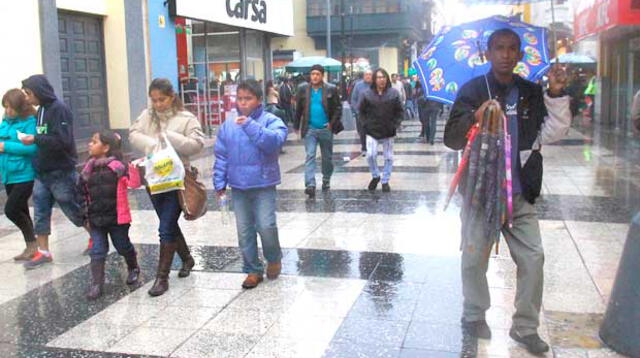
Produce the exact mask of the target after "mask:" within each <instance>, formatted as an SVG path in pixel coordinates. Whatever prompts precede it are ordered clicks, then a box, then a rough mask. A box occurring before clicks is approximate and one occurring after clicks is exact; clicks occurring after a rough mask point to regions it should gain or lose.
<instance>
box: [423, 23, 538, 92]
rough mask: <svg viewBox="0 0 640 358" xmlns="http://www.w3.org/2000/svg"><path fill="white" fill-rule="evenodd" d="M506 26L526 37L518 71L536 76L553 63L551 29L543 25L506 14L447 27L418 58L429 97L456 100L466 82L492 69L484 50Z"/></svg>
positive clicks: (524, 75) (526, 75)
mask: <svg viewBox="0 0 640 358" xmlns="http://www.w3.org/2000/svg"><path fill="white" fill-rule="evenodd" d="M504 28H509V29H511V30H513V31H515V32H516V33H517V34H518V35H520V39H521V40H522V51H523V52H524V58H523V59H522V61H521V62H519V63H518V65H517V66H516V68H515V69H514V73H516V74H518V75H520V76H522V77H524V78H526V79H533V78H535V77H536V75H537V74H538V73H539V72H541V71H544V70H546V69H547V67H549V53H548V50H547V29H545V28H543V27H536V26H532V25H530V24H527V23H524V22H522V21H520V20H518V19H516V18H508V17H504V16H492V17H489V18H486V19H482V20H478V21H473V22H469V23H466V24H462V25H458V26H453V27H445V28H443V29H442V30H441V31H440V33H439V34H438V35H436V36H435V37H434V39H433V40H432V41H431V43H430V44H429V46H427V47H426V48H425V50H424V51H423V52H422V54H421V55H420V56H419V57H418V59H417V60H416V61H415V62H414V67H415V68H417V69H418V75H419V77H420V81H421V82H422V86H423V88H424V89H425V91H424V92H425V97H426V98H428V99H432V100H435V101H438V102H442V103H445V104H453V102H454V101H455V99H456V96H457V93H458V90H459V89H460V87H462V85H464V84H465V83H466V82H468V81H469V80H471V79H472V78H474V77H477V76H480V75H484V74H486V73H487V72H488V71H489V70H490V68H491V64H490V63H488V62H487V61H486V59H485V58H484V55H483V53H484V51H486V49H487V42H488V40H489V36H491V34H492V33H493V32H494V31H496V30H498V29H504Z"/></svg>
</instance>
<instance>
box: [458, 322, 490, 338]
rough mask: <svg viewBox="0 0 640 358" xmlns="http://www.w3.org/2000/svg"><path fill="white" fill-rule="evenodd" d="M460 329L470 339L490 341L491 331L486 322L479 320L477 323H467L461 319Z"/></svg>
mask: <svg viewBox="0 0 640 358" xmlns="http://www.w3.org/2000/svg"><path fill="white" fill-rule="evenodd" d="M462 329H463V331H464V332H465V333H467V334H468V335H470V336H471V337H476V338H482V339H491V329H490V328H489V325H488V324H487V321H485V320H483V319H481V320H478V321H471V322H467V321H465V320H464V318H463V319H462Z"/></svg>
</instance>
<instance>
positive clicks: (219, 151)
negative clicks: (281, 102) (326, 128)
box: [213, 106, 288, 191]
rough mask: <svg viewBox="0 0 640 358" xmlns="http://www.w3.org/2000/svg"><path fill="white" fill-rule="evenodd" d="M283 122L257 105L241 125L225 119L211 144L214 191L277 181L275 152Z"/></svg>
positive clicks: (284, 136) (281, 140) (282, 138)
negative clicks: (214, 159)
mask: <svg viewBox="0 0 640 358" xmlns="http://www.w3.org/2000/svg"><path fill="white" fill-rule="evenodd" d="M287 132H288V130H287V126H286V125H285V124H284V122H282V120H281V119H280V118H278V117H276V116H274V115H273V114H271V113H269V112H266V111H264V110H263V107H262V106H260V107H258V108H257V109H256V110H255V111H254V112H253V113H251V115H250V116H249V118H248V119H247V121H246V122H245V123H244V124H243V125H242V126H239V125H237V124H236V123H235V122H234V121H225V122H224V123H223V124H222V126H220V131H219V132H218V137H217V140H216V145H215V156H216V161H215V164H214V166H213V184H214V186H215V188H216V191H220V190H223V189H226V188H227V186H230V187H231V188H233V189H239V190H248V189H259V188H267V187H271V186H275V185H278V184H280V165H279V163H278V156H279V155H280V149H281V148H282V146H283V145H284V143H285V141H286V140H287Z"/></svg>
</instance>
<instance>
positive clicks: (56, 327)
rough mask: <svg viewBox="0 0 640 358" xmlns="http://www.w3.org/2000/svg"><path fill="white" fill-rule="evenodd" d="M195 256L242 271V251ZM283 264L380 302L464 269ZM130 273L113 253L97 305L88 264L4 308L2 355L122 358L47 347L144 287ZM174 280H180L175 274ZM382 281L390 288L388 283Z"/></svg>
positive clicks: (386, 256)
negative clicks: (361, 288) (434, 272)
mask: <svg viewBox="0 0 640 358" xmlns="http://www.w3.org/2000/svg"><path fill="white" fill-rule="evenodd" d="M158 246H159V245H150V244H140V245H136V249H137V250H138V258H139V263H140V266H141V268H142V275H141V283H140V286H141V285H143V284H144V283H146V282H148V281H149V280H151V279H152V278H153V277H154V272H155V267H156V263H157V256H158ZM192 254H193V255H194V257H195V258H196V262H197V265H196V267H195V270H196V271H203V272H222V271H224V272H241V266H242V265H241V258H240V253H239V250H238V248H235V247H215V246H193V247H192ZM178 260H179V259H178V258H177V255H176V259H175V261H174V269H178V268H179V262H178ZM432 260H433V261H432ZM429 262H431V264H428V263H429ZM282 263H283V273H284V274H287V275H297V276H314V277H333V278H358V279H364V280H370V279H371V280H372V281H371V283H370V285H372V286H371V289H368V290H366V291H367V292H371V294H372V295H374V296H376V297H379V296H381V295H384V294H385V291H384V290H386V289H391V290H392V291H393V292H391V294H392V296H390V297H393V298H398V299H400V298H403V297H404V295H409V296H415V292H413V293H412V292H411V290H404V289H403V290H400V291H398V290H394V289H393V287H395V286H396V285H400V284H402V283H406V282H415V283H416V284H423V283H424V282H426V281H427V280H430V275H429V272H428V271H426V270H425V269H429V268H432V267H433V268H434V267H440V268H443V267H450V268H456V267H458V266H459V259H458V258H457V257H451V258H442V257H436V258H430V257H427V256H419V255H400V254H394V253H382V252H350V251H339V250H314V249H285V250H283V259H282ZM426 263H427V264H426ZM425 264H426V265H425ZM47 269H48V268H47V267H42V268H40V270H47ZM125 272H126V270H125V267H124V263H123V262H122V260H121V259H120V258H119V257H118V256H117V254H116V253H112V254H111V255H110V256H109V258H108V264H107V284H106V285H105V290H104V296H103V297H102V298H101V299H99V300H97V301H95V302H88V301H87V300H86V299H85V292H86V287H87V283H88V280H89V267H88V265H84V266H81V267H79V268H77V269H75V270H73V271H72V272H70V273H68V274H66V275H64V276H62V277H60V278H58V279H55V280H53V281H51V282H49V283H46V284H44V285H42V286H41V287H39V288H37V289H34V290H32V291H30V292H28V293H26V294H25V295H22V296H20V297H18V298H16V299H13V300H11V301H9V302H6V303H4V304H2V305H0V353H2V354H0V356H1V357H3V358H4V357H12V356H20V357H32V356H37V357H68V356H77V357H99V356H104V357H113V358H116V357H121V355H117V354H113V355H107V354H105V355H96V354H97V353H92V352H84V351H78V350H65V349H56V348H47V347H44V345H45V344H46V343H47V342H49V341H51V340H53V339H54V338H56V337H58V336H59V335H61V334H63V333H65V332H67V331H68V330H70V329H71V328H73V327H75V326H77V325H78V324H80V323H82V322H84V321H86V320H87V319H89V318H91V317H93V316H94V315H96V314H97V313H99V312H101V311H102V310H104V309H106V308H107V307H109V306H110V305H111V304H113V303H114V302H116V301H117V300H119V299H121V298H122V297H125V296H126V295H128V294H130V293H131V292H133V291H135V290H136V289H138V287H139V286H138V287H134V288H129V287H127V285H126V284H125V283H124V276H125ZM171 279H172V280H176V279H177V278H176V277H175V275H172V278H171ZM381 280H385V282H387V283H385V284H382V283H380V282H382V281H381ZM434 282H437V281H434ZM381 285H382V286H384V289H382V288H381ZM149 300H153V298H149ZM134 357H141V356H134Z"/></svg>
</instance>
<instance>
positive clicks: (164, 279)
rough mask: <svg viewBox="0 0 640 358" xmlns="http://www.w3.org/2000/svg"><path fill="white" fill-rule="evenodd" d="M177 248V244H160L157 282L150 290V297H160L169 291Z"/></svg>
mask: <svg viewBox="0 0 640 358" xmlns="http://www.w3.org/2000/svg"><path fill="white" fill-rule="evenodd" d="M176 246H177V243H175V242H168V243H164V242H161V243H160V259H159V260H158V272H157V273H156V281H155V282H154V283H153V287H151V289H150V290H149V295H150V296H154V297H155V296H160V295H162V294H163V293H165V292H167V290H168V289H169V271H170V270H171V262H173V254H174V253H175V252H176Z"/></svg>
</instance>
